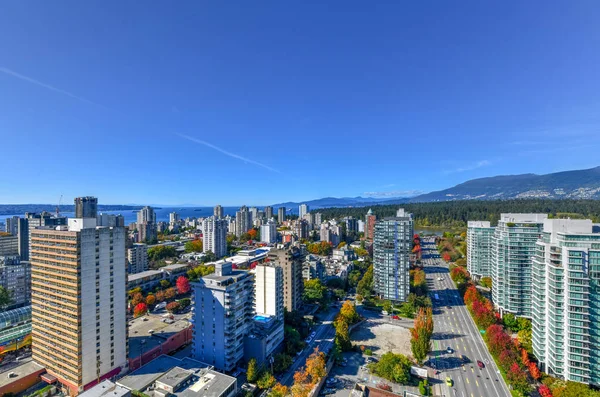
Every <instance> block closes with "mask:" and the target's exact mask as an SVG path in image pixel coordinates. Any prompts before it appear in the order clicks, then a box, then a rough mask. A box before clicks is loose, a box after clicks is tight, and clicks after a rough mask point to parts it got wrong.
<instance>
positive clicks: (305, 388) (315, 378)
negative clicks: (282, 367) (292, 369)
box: [290, 347, 327, 397]
mask: <svg viewBox="0 0 600 397" xmlns="http://www.w3.org/2000/svg"><path fill="white" fill-rule="evenodd" d="M325 375H327V371H326V369H325V354H324V353H323V352H320V351H319V348H318V347H316V348H315V351H314V352H313V353H312V354H311V355H310V356H308V358H307V359H306V366H305V367H303V368H300V369H299V370H298V371H296V373H295V374H294V384H293V385H292V387H291V389H290V391H291V395H292V397H307V396H308V394H309V393H310V391H311V390H312V389H313V387H314V386H315V385H316V384H317V383H318V382H319V381H320V380H321V379H322V378H323V377H324V376H325Z"/></svg>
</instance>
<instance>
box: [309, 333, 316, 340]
mask: <svg viewBox="0 0 600 397" xmlns="http://www.w3.org/2000/svg"><path fill="white" fill-rule="evenodd" d="M315 336H317V333H316V332H315V331H313V332H311V334H310V338H311V339H312V338H314V337H315Z"/></svg>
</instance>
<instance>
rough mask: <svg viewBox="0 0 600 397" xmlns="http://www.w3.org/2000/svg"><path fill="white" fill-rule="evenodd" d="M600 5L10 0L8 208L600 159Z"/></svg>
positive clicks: (279, 192)
mask: <svg viewBox="0 0 600 397" xmlns="http://www.w3.org/2000/svg"><path fill="white" fill-rule="evenodd" d="M484 3H485V4H484ZM599 17H600V6H599V5H598V3H597V2H595V1H576V2H567V1H564V2H547V1H527V2H516V1H515V2H512V1H509V2H495V3H492V2H480V1H461V2H435V1H422V2H408V1H407V2H401V1H389V2H364V1H356V2H355V1H339V2H317V1H306V2H304V1H302V2H285V1H272V2H270V1H257V2H248V1H239V2H236V1H226V2H216V1H215V2H200V1H190V2H184V1H179V2H176V3H171V2H144V3H143V6H142V3H140V2H121V1H119V2H116V1H114V2H113V1H85V2H80V1H57V2H43V1H33V2H17V1H14V2H5V3H4V4H3V6H2V12H1V13H0V48H1V49H2V50H1V52H0V93H2V95H0V148H1V150H2V152H1V153H2V159H3V168H4V171H3V172H2V173H0V203H32V202H35V203H40V202H41V203H44V202H48V203H53V202H57V201H58V198H59V197H60V195H61V194H62V195H64V197H65V199H64V201H65V202H68V201H70V200H71V198H72V197H74V196H78V195H96V196H98V197H99V199H100V202H101V203H141V204H143V203H164V204H183V203H194V204H201V205H204V204H205V205H213V204H215V203H221V204H223V205H239V204H243V203H248V204H269V203H276V202H281V201H288V200H294V201H300V200H308V199H313V198H319V197H325V196H337V197H342V196H358V195H365V194H375V195H379V196H402V195H405V194H407V193H411V192H412V193H414V192H417V191H423V192H425V191H433V190H439V189H443V188H446V187H449V186H452V185H454V184H457V183H460V182H463V181H465V180H468V179H472V178H476V177H482V176H490V175H498V174H517V173H525V172H535V173H548V172H554V171H559V170H567V169H579V168H589V167H593V166H597V165H599V163H600V161H599V160H598V156H597V153H598V149H599V148H600V112H599V111H600V98H599V93H600V67H599V66H600V62H599V61H600V51H598V48H600V27H599V25H598V23H597V21H598V20H599Z"/></svg>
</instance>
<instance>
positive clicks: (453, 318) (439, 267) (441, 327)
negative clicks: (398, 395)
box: [422, 239, 510, 397]
mask: <svg viewBox="0 0 600 397" xmlns="http://www.w3.org/2000/svg"><path fill="white" fill-rule="evenodd" d="M422 247H423V259H422V263H423V264H424V270H425V273H426V274H427V282H428V285H429V289H430V295H431V300H432V303H433V313H434V314H433V323H434V334H433V338H432V344H433V346H432V347H433V350H432V354H431V361H432V362H433V364H434V365H435V367H436V368H437V369H439V370H440V371H441V372H440V373H439V374H437V375H435V377H436V378H437V379H438V380H439V381H438V382H436V383H435V385H434V395H438V396H446V397H453V396H457V397H507V396H508V397H509V396H510V391H509V390H508V387H507V385H506V383H505V382H504V379H503V378H502V376H501V375H500V373H499V372H498V368H497V366H496V364H495V362H494V360H493V359H492V357H491V356H490V353H489V352H488V350H487V347H486V345H485V343H484V341H483V338H482V336H481V334H480V333H479V330H478V329H477V327H476V326H475V323H474V322H473V320H472V318H471V317H470V315H469V312H468V311H467V308H466V306H465V305H464V303H463V300H462V298H461V297H460V295H459V293H458V291H457V289H456V287H455V286H454V284H453V283H452V280H451V279H450V275H449V272H448V266H447V265H446V264H445V263H444V262H443V261H442V260H441V259H440V257H439V255H438V252H437V250H436V247H435V244H434V242H433V240H431V239H423V242H422ZM436 294H437V296H438V297H439V300H436V299H435V295H436ZM448 347H450V349H451V350H452V352H451V353H448V351H447V348H448ZM463 356H465V357H466V358H467V361H466V362H465V360H464V359H463ZM477 360H479V361H481V362H482V363H483V364H484V368H483V369H480V368H479V367H478V366H477ZM446 377H450V378H451V379H452V381H453V386H451V387H450V386H448V385H447V384H446V382H445V380H446Z"/></svg>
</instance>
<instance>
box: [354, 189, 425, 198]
mask: <svg viewBox="0 0 600 397" xmlns="http://www.w3.org/2000/svg"><path fill="white" fill-rule="evenodd" d="M423 193H425V192H424V191H422V190H393V191H390V192H364V193H363V196H365V197H373V198H386V197H412V196H417V195H419V194H423Z"/></svg>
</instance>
